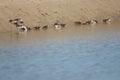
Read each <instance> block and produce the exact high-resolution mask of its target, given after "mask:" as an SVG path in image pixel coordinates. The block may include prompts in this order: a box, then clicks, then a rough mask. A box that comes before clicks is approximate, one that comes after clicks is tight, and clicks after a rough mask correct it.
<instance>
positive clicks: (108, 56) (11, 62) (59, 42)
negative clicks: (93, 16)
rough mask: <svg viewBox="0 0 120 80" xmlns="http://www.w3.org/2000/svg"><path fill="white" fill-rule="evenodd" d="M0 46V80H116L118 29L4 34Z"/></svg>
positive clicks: (119, 66)
mask: <svg viewBox="0 0 120 80" xmlns="http://www.w3.org/2000/svg"><path fill="white" fill-rule="evenodd" d="M5 36H6V37H5ZM0 44H1V45H2V46H0V80H120V27H119V26H114V25H112V26H110V25H107V26H105V25H104V26H103V25H102V26H98V27H97V26H95V27H91V26H88V27H84V26H83V27H75V28H71V29H68V28H67V29H65V30H59V31H57V30H52V31H51V30H48V31H37V32H28V33H27V34H19V35H18V34H14V33H7V34H6V35H4V36H2V37H1V38H0Z"/></svg>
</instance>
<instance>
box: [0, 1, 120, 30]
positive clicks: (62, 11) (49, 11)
mask: <svg viewBox="0 0 120 80" xmlns="http://www.w3.org/2000/svg"><path fill="white" fill-rule="evenodd" d="M18 17H21V18H23V20H24V22H25V23H26V25H27V26H30V27H33V26H36V25H41V26H43V25H52V24H53V23H54V22H55V21H56V20H61V21H63V22H65V23H67V24H69V25H70V24H72V23H73V22H74V21H76V20H81V21H86V20H89V19H97V20H98V21H101V20H102V19H103V18H112V19H113V20H117V19H119V18H120V0H0V31H8V30H11V28H12V29H14V28H15V26H14V25H12V24H10V23H9V21H8V20H9V19H14V18H18Z"/></svg>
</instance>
